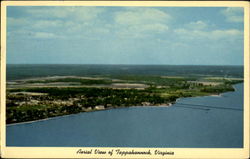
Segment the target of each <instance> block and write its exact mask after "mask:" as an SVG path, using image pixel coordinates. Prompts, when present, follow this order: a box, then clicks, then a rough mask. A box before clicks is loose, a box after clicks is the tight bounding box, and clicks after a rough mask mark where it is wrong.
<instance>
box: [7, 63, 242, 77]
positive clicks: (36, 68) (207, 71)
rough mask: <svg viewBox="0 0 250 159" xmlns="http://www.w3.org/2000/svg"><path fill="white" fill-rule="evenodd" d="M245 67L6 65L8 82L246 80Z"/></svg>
mask: <svg viewBox="0 0 250 159" xmlns="http://www.w3.org/2000/svg"><path fill="white" fill-rule="evenodd" d="M243 72H244V67H243V66H229V65H228V66H210V65H118V64H115V65H108V64H100V65H96V64H92V65H90V64H7V80H16V79H25V78H33V77H46V76H93V75H163V76H170V75H171V76H176V75H181V76H183V75H185V76H199V75H202V76H204V75H205V76H206V75H207V76H219V77H240V78H242V77H243Z"/></svg>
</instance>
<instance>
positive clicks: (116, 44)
mask: <svg viewBox="0 0 250 159" xmlns="http://www.w3.org/2000/svg"><path fill="white" fill-rule="evenodd" d="M243 15H244V13H243V8H239V7H229V8H227V7H93V6H89V7H87V6H66V7H62V6H8V7H7V64H158V65H161V64H164V65H243V54H244V53H243V51H244V46H243V35H244V32H243V30H244V24H243Z"/></svg>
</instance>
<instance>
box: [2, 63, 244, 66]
mask: <svg viewBox="0 0 250 159" xmlns="http://www.w3.org/2000/svg"><path fill="white" fill-rule="evenodd" d="M6 65H131V66H140V65H141V66H150V65H154V66H162V65H163V66H164V65H165V66H244V64H243V65H240V64H238V65H237V64H236V65H232V64H231V65H230V64H227V65H218V64H206V65H204V64H80V63H72V64H70V63H67V64H64V63H29V64H25V63H6Z"/></svg>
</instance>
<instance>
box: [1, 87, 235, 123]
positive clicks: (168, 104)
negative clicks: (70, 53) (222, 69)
mask: <svg viewBox="0 0 250 159" xmlns="http://www.w3.org/2000/svg"><path fill="white" fill-rule="evenodd" d="M233 86H234V85H233ZM233 88H234V91H228V92H235V91H236V88H235V87H233ZM223 93H227V92H223ZM223 93H219V94H212V95H205V96H195V97H180V98H177V99H176V100H175V101H174V102H170V103H163V104H160V105H148V106H144V105H138V106H121V107H109V108H105V109H101V110H91V111H85V112H78V113H75V114H67V115H59V116H54V117H49V118H45V119H38V120H32V121H25V122H18V123H11V124H6V126H14V125H19V124H31V123H34V122H41V121H46V120H51V119H55V118H59V117H67V116H70V115H77V114H80V113H91V112H97V111H107V110H111V109H124V108H131V107H161V108H162V107H171V106H173V105H174V104H176V103H177V101H178V100H180V99H182V98H196V97H223V96H222V94H223Z"/></svg>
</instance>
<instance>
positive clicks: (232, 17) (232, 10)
mask: <svg viewBox="0 0 250 159" xmlns="http://www.w3.org/2000/svg"><path fill="white" fill-rule="evenodd" d="M243 12H244V10H243V8H240V7H229V8H226V9H224V10H222V11H221V13H222V14H223V15H225V16H226V20H227V21H228V22H235V23H238V22H243V15H244V14H243Z"/></svg>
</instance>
